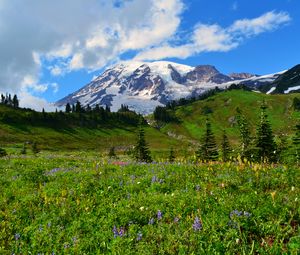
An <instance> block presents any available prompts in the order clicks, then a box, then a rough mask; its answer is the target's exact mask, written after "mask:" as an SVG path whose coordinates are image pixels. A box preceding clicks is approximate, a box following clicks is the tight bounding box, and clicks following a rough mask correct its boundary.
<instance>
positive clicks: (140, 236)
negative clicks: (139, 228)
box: [136, 232, 143, 241]
mask: <svg viewBox="0 0 300 255" xmlns="http://www.w3.org/2000/svg"><path fill="white" fill-rule="evenodd" d="M142 237H143V234H142V233H141V232H139V233H138V234H137V238H136V240H137V241H141V240H142Z"/></svg>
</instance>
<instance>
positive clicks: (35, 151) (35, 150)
mask: <svg viewBox="0 0 300 255" xmlns="http://www.w3.org/2000/svg"><path fill="white" fill-rule="evenodd" d="M31 150H32V153H33V154H37V153H39V152H40V150H39V149H38V147H37V143H36V142H33V143H32V147H31Z"/></svg>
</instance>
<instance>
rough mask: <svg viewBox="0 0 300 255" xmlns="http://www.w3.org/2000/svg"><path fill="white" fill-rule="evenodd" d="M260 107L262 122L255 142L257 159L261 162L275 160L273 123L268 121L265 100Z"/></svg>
mask: <svg viewBox="0 0 300 255" xmlns="http://www.w3.org/2000/svg"><path fill="white" fill-rule="evenodd" d="M260 109H261V114H260V122H259V124H258V126H257V131H256V142H255V145H256V149H257V159H258V160H259V161H261V162H274V161H275V159H276V155H275V152H276V144H275V142H274V136H273V132H272V128H271V124H270V123H269V121H268V115H267V113H266V109H267V106H266V104H265V101H263V103H262V105H261V107H260Z"/></svg>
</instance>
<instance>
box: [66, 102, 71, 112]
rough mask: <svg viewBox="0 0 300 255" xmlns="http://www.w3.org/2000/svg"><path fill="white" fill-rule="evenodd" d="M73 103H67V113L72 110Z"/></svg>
mask: <svg viewBox="0 0 300 255" xmlns="http://www.w3.org/2000/svg"><path fill="white" fill-rule="evenodd" d="M71 110H72V109H71V105H70V104H69V103H67V104H66V113H70V112H71Z"/></svg>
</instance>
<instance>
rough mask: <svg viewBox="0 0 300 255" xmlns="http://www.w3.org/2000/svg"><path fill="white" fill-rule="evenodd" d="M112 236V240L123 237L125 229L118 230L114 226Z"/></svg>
mask: <svg viewBox="0 0 300 255" xmlns="http://www.w3.org/2000/svg"><path fill="white" fill-rule="evenodd" d="M113 234H114V238H116V237H118V236H120V237H122V236H124V235H125V229H124V228H123V227H120V229H119V230H118V228H117V227H116V226H114V227H113Z"/></svg>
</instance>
